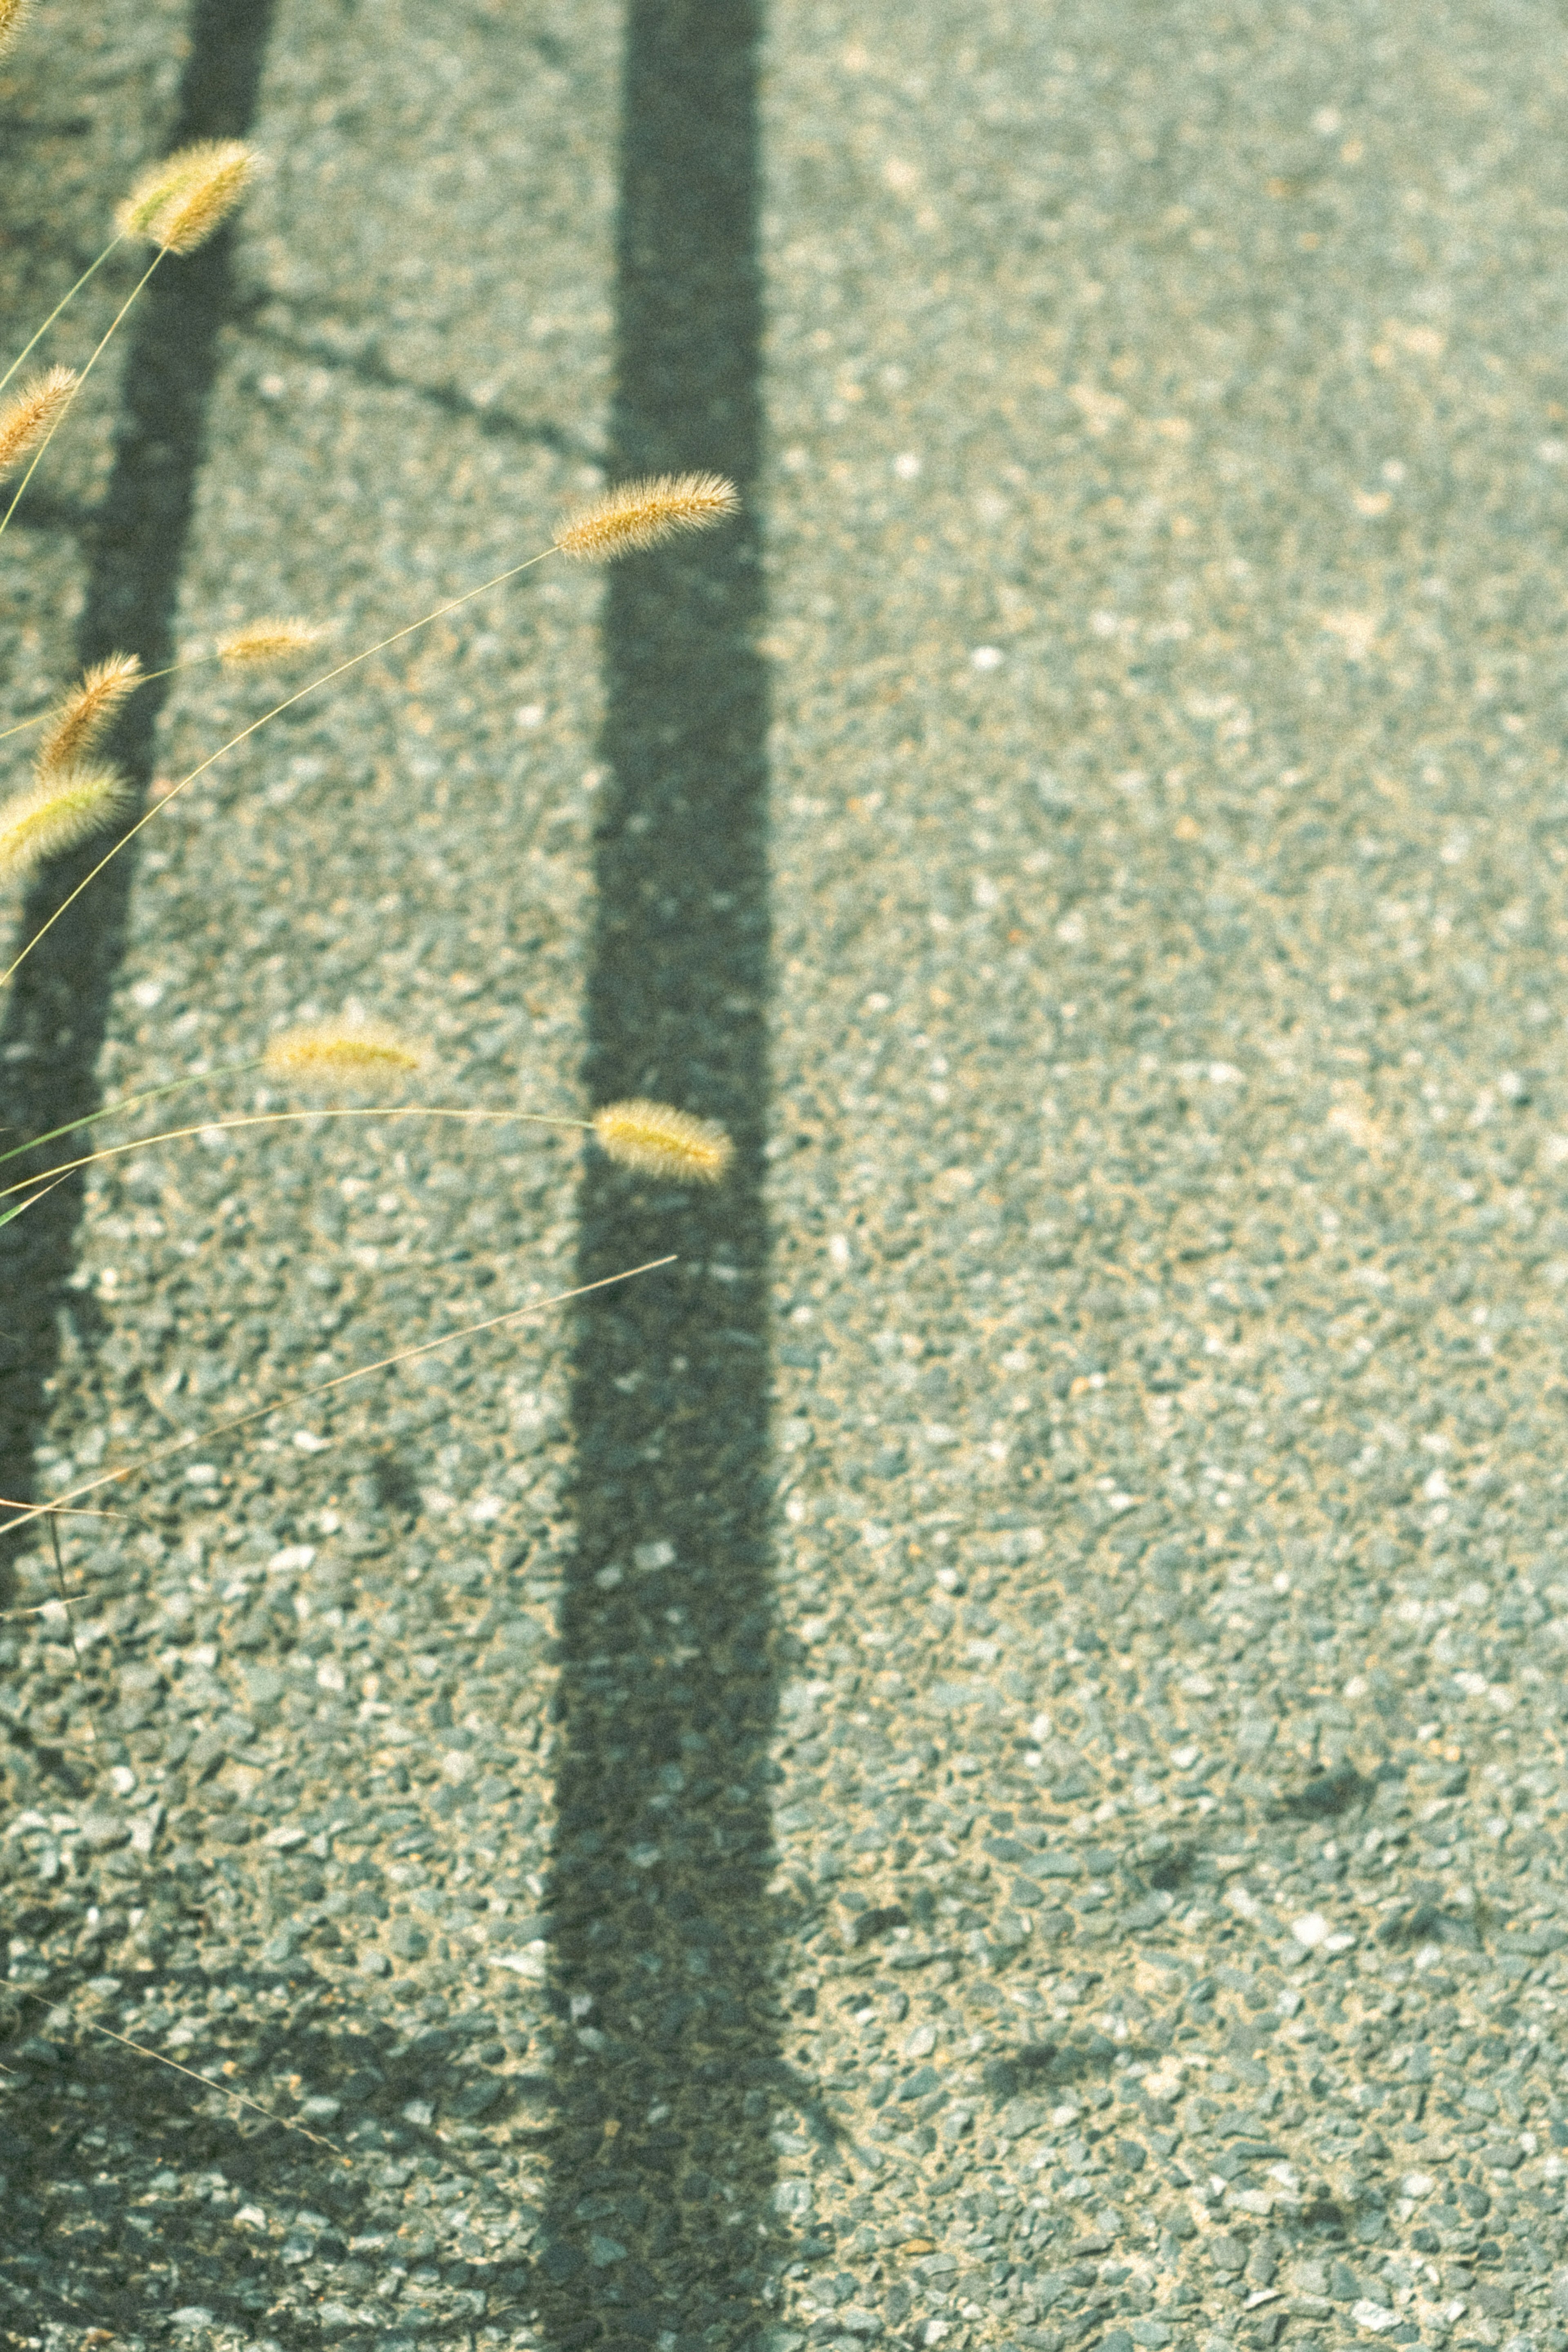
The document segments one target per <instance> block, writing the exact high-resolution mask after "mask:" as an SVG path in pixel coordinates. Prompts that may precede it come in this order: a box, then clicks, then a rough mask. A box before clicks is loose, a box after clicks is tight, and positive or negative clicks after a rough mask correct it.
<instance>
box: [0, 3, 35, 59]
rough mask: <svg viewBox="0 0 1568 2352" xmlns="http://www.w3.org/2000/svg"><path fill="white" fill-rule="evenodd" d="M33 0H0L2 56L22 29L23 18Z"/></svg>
mask: <svg viewBox="0 0 1568 2352" xmlns="http://www.w3.org/2000/svg"><path fill="white" fill-rule="evenodd" d="M32 5H33V0H0V58H3V57H4V56H5V52H6V50H7V49H8V48H9V47H10V46H11V44H12V42H13V41H14V40H15V39H16V36H17V34H18V33H19V32H20V31H21V29H22V20H23V18H24V17H25V16H26V14H27V12H28V10H29V9H30V8H31V6H32Z"/></svg>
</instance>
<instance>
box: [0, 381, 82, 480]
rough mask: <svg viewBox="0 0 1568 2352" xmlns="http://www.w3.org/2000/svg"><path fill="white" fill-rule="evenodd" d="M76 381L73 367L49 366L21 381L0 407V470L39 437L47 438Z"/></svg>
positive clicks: (38, 440) (39, 439)
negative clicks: (19, 385) (11, 397)
mask: <svg viewBox="0 0 1568 2352" xmlns="http://www.w3.org/2000/svg"><path fill="white" fill-rule="evenodd" d="M78 381H79V379H78V376H77V373H76V371H75V369H74V368H67V367H52V368H50V369H49V370H48V372H47V374H44V375H38V376H35V377H34V378H33V381H32V383H28V384H24V386H23V387H22V390H21V391H20V392H19V393H17V394H16V398H15V399H14V400H10V401H7V402H6V404H5V407H4V409H0V474H3V473H5V472H6V471H7V470H8V469H9V468H10V467H12V466H14V465H15V464H16V461H17V459H18V458H19V457H26V454H27V452H28V450H29V449H36V448H37V446H38V444H39V442H40V441H46V440H47V438H48V436H49V435H50V434H51V433H52V432H53V431H54V429H55V426H56V425H58V423H59V421H60V418H61V416H62V415H64V414H65V409H66V404H67V403H68V400H69V399H70V396H71V394H72V393H73V392H74V391H75V390H76V388H77V383H78Z"/></svg>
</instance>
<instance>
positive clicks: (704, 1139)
mask: <svg viewBox="0 0 1568 2352" xmlns="http://www.w3.org/2000/svg"><path fill="white" fill-rule="evenodd" d="M594 1133H595V1137H596V1138H597V1139H598V1144H599V1149H600V1150H601V1151H603V1153H604V1154H605V1158H606V1159H607V1160H615V1162H616V1165H617V1166H618V1167H621V1168H630V1169H634V1170H635V1171H637V1173H638V1174H639V1175H643V1176H676V1177H686V1178H689V1179H692V1180H694V1181H697V1182H698V1183H701V1184H717V1182H718V1181H719V1179H720V1178H721V1176H722V1175H723V1173H724V1171H725V1170H726V1168H728V1166H729V1165H730V1161H731V1157H732V1156H733V1153H734V1149H735V1147H734V1145H733V1144H732V1143H731V1140H730V1139H729V1137H728V1136H727V1135H726V1134H725V1132H724V1130H723V1129H722V1128H721V1127H719V1126H717V1125H716V1124H715V1123H714V1121H713V1120H712V1119H710V1118H693V1117H692V1115H691V1113H690V1112H689V1111H685V1110H676V1109H674V1108H671V1106H670V1105H669V1104H668V1103H656V1102H642V1101H632V1102H617V1103H606V1104H605V1107H604V1108H603V1109H602V1110H597V1111H595V1114H594Z"/></svg>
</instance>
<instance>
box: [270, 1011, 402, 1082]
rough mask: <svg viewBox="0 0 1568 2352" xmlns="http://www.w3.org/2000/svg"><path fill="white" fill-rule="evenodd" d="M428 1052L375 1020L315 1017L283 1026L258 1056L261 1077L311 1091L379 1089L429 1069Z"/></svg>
mask: <svg viewBox="0 0 1568 2352" xmlns="http://www.w3.org/2000/svg"><path fill="white" fill-rule="evenodd" d="M428 1064H429V1056H428V1055H427V1054H426V1051H425V1049H424V1048H423V1047H422V1046H420V1045H414V1044H412V1043H411V1041H410V1040H409V1039H408V1038H406V1037H404V1036H400V1035H399V1034H398V1032H397V1031H396V1030H395V1029H389V1028H387V1027H385V1026H384V1024H382V1023H381V1022H379V1021H317V1022H312V1023H310V1024H308V1025H306V1026H305V1027H303V1028H300V1029H284V1030H281V1031H280V1032H279V1034H278V1035H277V1036H276V1037H274V1038H273V1039H272V1040H271V1041H270V1043H269V1044H268V1048H267V1051H266V1053H265V1054H264V1055H262V1058H261V1067H262V1071H263V1073H264V1075H265V1076H268V1077H269V1078H279V1079H281V1080H283V1081H284V1082H285V1083H287V1084H289V1085H291V1086H304V1087H310V1090H311V1091H312V1092H313V1093H327V1094H341V1093H344V1092H348V1093H354V1094H359V1093H363V1091H365V1090H366V1089H367V1088H369V1089H371V1090H374V1091H375V1092H383V1091H384V1090H385V1089H387V1088H389V1087H398V1086H401V1085H404V1084H405V1083H406V1082H407V1080H409V1079H410V1078H416V1077H417V1076H419V1075H420V1073H421V1071H423V1070H425V1069H426V1068H427V1066H428Z"/></svg>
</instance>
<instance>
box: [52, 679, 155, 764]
mask: <svg viewBox="0 0 1568 2352" xmlns="http://www.w3.org/2000/svg"><path fill="white" fill-rule="evenodd" d="M141 676H142V664H141V660H140V658H139V657H138V656H136V655H135V654H110V656H109V658H108V660H107V661H100V662H95V663H94V664H93V666H92V667H91V668H90V669H89V671H88V672H87V673H86V675H85V676H84V677H83V678H82V681H81V684H80V685H79V686H73V687H72V688H71V690H70V692H69V693H68V695H65V696H64V697H63V698H61V700H60V701H58V703H56V705H55V707H54V709H53V710H51V711H50V713H49V725H48V732H47V735H46V736H45V737H44V740H43V741H42V743H41V744H40V745H39V747H38V756H37V771H38V773H39V775H40V776H52V775H54V774H55V773H56V772H58V770H60V769H63V768H75V767H79V765H80V763H81V759H82V755H83V753H84V752H86V751H90V750H91V749H92V746H93V745H94V744H95V743H96V742H97V741H98V740H99V737H100V735H101V734H102V733H103V730H104V729H105V728H106V727H107V726H108V725H109V722H110V719H112V718H113V716H114V714H115V712H116V711H117V710H118V709H119V708H120V706H121V703H122V702H123V701H124V699H125V698H126V696H127V695H128V694H132V693H134V692H135V689H136V686H137V682H138V680H139V679H140V677H141Z"/></svg>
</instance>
